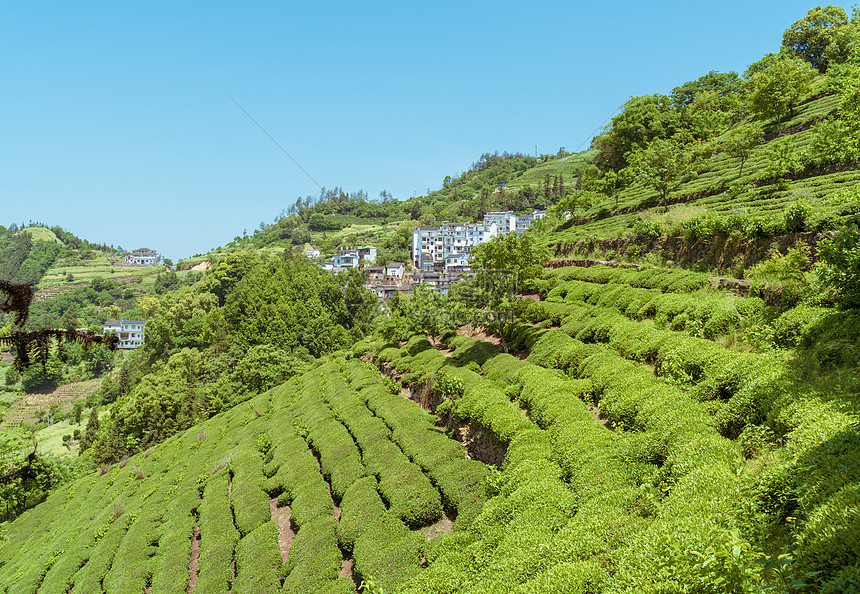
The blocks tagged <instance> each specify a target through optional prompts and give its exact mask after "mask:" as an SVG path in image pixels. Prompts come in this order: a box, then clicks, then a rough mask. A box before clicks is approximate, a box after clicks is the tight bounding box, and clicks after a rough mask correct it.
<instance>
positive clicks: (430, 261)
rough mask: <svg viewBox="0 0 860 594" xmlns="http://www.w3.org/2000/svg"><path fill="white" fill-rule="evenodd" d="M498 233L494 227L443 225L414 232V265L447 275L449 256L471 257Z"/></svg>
mask: <svg viewBox="0 0 860 594" xmlns="http://www.w3.org/2000/svg"><path fill="white" fill-rule="evenodd" d="M497 234H498V228H497V227H496V225H495V224H490V225H480V224H477V223H443V224H442V225H441V226H439V227H418V228H416V229H415V231H413V232H412V263H413V264H414V266H415V268H417V269H418V270H419V271H421V272H444V271H445V258H446V257H447V256H449V255H450V254H469V253H471V251H472V248H474V247H475V246H476V245H481V244H482V243H486V242H488V241H490V239H492V238H493V237H495V236H496V235H497Z"/></svg>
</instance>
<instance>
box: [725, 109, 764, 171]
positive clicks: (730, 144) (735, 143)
mask: <svg viewBox="0 0 860 594" xmlns="http://www.w3.org/2000/svg"><path fill="white" fill-rule="evenodd" d="M763 137H764V133H763V131H762V127H761V124H760V123H758V122H752V123H749V124H744V125H743V126H738V127H737V128H735V129H734V130H731V131H730V132H727V133H726V134H723V136H721V137H720V141H721V142H722V144H723V147H725V151H726V153H728V154H729V155H731V156H732V157H735V158H736V159H740V161H741V166H740V169H739V170H738V179H740V178H741V176H743V174H744V163H746V161H747V159H749V156H750V155H751V154H752V151H753V149H754V148H755V147H756V146H758V145H759V144H760V143H761V142H762V140H764V138H763Z"/></svg>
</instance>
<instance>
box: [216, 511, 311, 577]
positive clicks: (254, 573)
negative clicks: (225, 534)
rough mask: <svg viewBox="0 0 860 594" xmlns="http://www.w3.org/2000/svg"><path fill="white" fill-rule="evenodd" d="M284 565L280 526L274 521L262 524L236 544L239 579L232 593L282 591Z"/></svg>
mask: <svg viewBox="0 0 860 594" xmlns="http://www.w3.org/2000/svg"><path fill="white" fill-rule="evenodd" d="M300 544H301V543H300ZM295 553H296V555H298V554H300V553H299V551H296V552H295ZM282 564H283V560H282V559H281V552H280V549H279V548H278V526H277V525H276V524H275V523H274V522H266V523H264V524H261V525H260V526H258V527H257V528H255V529H254V531H253V532H251V533H250V534H248V535H247V536H245V537H244V538H242V539H241V540H240V541H239V543H238V544H237V545H236V580H235V581H234V582H233V587H232V588H231V590H230V591H231V592H247V593H248V594H256V593H258V592H259V593H266V592H272V593H276V592H280V590H281V565H282Z"/></svg>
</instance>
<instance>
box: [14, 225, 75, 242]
mask: <svg viewBox="0 0 860 594" xmlns="http://www.w3.org/2000/svg"><path fill="white" fill-rule="evenodd" d="M19 233H27V234H28V235H30V237H32V238H33V241H53V242H54V243H58V244H60V245H65V244H64V243H63V242H62V241H60V238H59V237H57V236H56V234H55V233H54V232H53V231H51V230H50V229H45V228H44V227H27V228H26V229H22V230H21V231H19Z"/></svg>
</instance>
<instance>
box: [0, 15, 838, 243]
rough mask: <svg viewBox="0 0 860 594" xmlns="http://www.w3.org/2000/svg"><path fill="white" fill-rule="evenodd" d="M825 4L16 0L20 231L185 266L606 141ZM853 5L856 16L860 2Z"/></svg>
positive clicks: (12, 163)
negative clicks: (299, 219)
mask: <svg viewBox="0 0 860 594" xmlns="http://www.w3.org/2000/svg"><path fill="white" fill-rule="evenodd" d="M815 4H816V3H815V2H811V1H808V0H807V1H806V2H799V1H796V0H780V1H776V0H762V1H757V0H746V1H743V2H741V1H737V0H728V1H724V2H708V3H704V2H690V1H685V2H677V1H674V2H650V3H649V2H641V1H636V2H631V1H626V0H625V1H616V2H611V1H610V2H603V3H597V2H594V3H579V2H569V1H568V2H562V1H554V0H553V1H547V2H540V3H526V2H522V1H519V2H510V1H507V0H505V1H494V2H451V1H447V0H442V1H434V2H425V3H415V2H402V1H399V2H389V1H375V2H325V1H320V2H302V3H298V2H293V1H279V2H275V1H272V2H259V1H253V0H252V1H245V2H220V1H217V0H216V1H213V0H210V1H207V2H182V1H174V2H161V1H149V2H134V3H131V2H99V3H96V2H87V1H85V0H84V1H82V2H74V3H72V2H42V1H39V0H33V1H29V2H6V3H4V4H3V7H2V8H0V73H2V95H0V105H2V111H0V114H2V115H0V224H3V225H6V226H8V225H10V224H11V223H13V222H14V223H18V224H20V223H21V222H29V221H30V220H33V221H39V222H44V223H47V224H48V225H61V226H62V227H64V228H65V229H67V230H69V231H71V232H73V233H75V234H76V235H78V236H80V237H83V238H85V239H89V240H90V241H95V242H105V243H107V244H114V245H121V246H123V247H124V248H126V249H133V248H137V247H143V246H146V247H150V248H153V249H156V250H158V251H160V252H162V254H163V255H165V256H167V257H170V258H172V259H173V260H178V259H180V258H183V257H187V256H191V255H193V254H195V253H204V252H206V251H208V250H209V249H211V248H214V247H217V246H219V245H223V244H225V243H227V242H229V241H230V240H231V239H232V238H233V237H234V236H235V235H241V234H242V231H243V230H244V229H247V230H248V232H249V233H251V232H252V231H253V229H254V228H255V227H257V226H258V225H259V224H260V222H261V221H265V222H272V221H273V220H274V219H275V218H276V217H277V215H278V214H279V213H280V212H281V210H282V209H285V208H286V207H287V206H288V205H289V204H290V203H293V202H295V200H296V198H297V197H299V196H307V195H316V194H318V192H319V190H318V188H317V187H316V186H315V185H314V183H313V182H312V181H311V180H309V179H308V178H307V177H306V176H305V175H304V174H303V173H302V172H301V171H300V170H299V169H298V168H297V167H296V166H295V165H294V164H293V163H292V162H291V161H289V159H287V157H286V156H284V155H283V154H282V153H281V152H280V151H279V150H278V149H277V147H275V146H274V144H272V142H271V141H270V140H269V139H267V138H266V137H265V136H264V135H263V134H262V133H261V132H260V130H259V129H257V128H256V127H255V126H254V124H253V123H252V122H251V121H250V120H248V119H247V117H246V116H245V115H244V114H243V113H242V112H241V111H240V110H239V109H238V108H237V107H236V106H235V105H234V104H233V103H232V102H231V101H230V99H229V98H228V97H227V96H226V95H225V92H226V93H229V94H230V95H232V96H233V97H235V98H236V100H238V101H239V102H240V103H241V104H242V105H243V106H244V107H245V109H247V110H248V111H249V112H250V113H251V114H252V115H253V116H254V117H255V118H256V119H257V121H259V122H260V124H262V125H263V126H264V127H265V128H266V129H267V130H268V132H269V133H270V134H271V135H272V136H274V137H275V138H276V139H277V140H278V141H279V142H280V143H281V144H282V145H283V146H284V147H285V148H286V150H287V151H289V152H290V153H291V154H292V155H293V157H295V158H296V159H297V160H298V162H299V163H301V164H302V166H303V167H304V168H305V169H306V170H307V171H308V172H309V173H310V174H311V175H312V176H313V177H314V178H315V179H316V180H317V181H319V183H320V184H322V185H323V186H326V187H333V186H341V187H342V188H344V189H345V190H346V191H355V190H358V189H364V190H366V191H367V192H368V194H369V195H370V196H371V197H376V196H378V194H379V192H380V191H381V190H383V189H386V190H388V191H389V192H391V193H392V194H393V195H394V196H395V197H397V198H408V197H410V196H413V195H423V194H425V193H426V192H427V190H428V189H435V188H438V187H439V185H440V184H441V180H442V179H443V178H444V177H445V176H446V175H457V174H459V173H460V172H461V171H463V170H465V169H467V168H468V166H469V165H470V164H471V163H472V162H473V161H475V160H476V159H477V157H478V156H479V155H480V154H481V153H483V152H493V151H496V150H498V151H511V152H515V151H519V152H524V153H532V152H533V151H534V150H535V145H537V147H538V151H539V152H541V153H548V152H555V151H557V150H558V148H559V147H560V146H564V147H566V148H567V149H568V150H572V149H576V148H577V147H579V146H580V145H583V144H585V145H586V146H587V144H588V142H589V141H590V139H591V137H592V134H593V132H594V130H595V129H596V128H597V127H598V126H600V124H601V123H602V122H603V121H604V120H605V119H606V118H607V116H609V115H610V114H611V113H612V112H613V111H614V110H615V109H616V107H618V106H619V105H620V104H621V103H623V102H624V101H625V100H626V99H627V98H628V97H630V96H631V95H641V94H645V93H655V92H662V93H668V92H669V91H670V90H671V89H672V88H673V87H675V86H677V85H679V84H682V83H683V82H685V81H687V80H692V79H695V78H697V77H699V76H701V75H702V74H705V73H707V72H708V71H709V70H718V71H722V72H725V71H728V70H736V71H738V72H743V70H744V69H745V68H746V66H747V65H749V64H750V63H751V62H753V61H755V60H758V59H759V58H761V57H762V56H763V55H764V54H765V53H767V52H769V51H777V50H778V49H779V46H780V43H781V40H782V32H783V30H785V29H786V28H787V27H788V26H790V25H791V23H792V22H794V21H795V20H798V19H800V18H802V17H803V16H805V14H806V12H807V10H808V9H809V8H811V7H813V6H814V5H815ZM843 6H845V7H846V9H848V8H849V5H848V4H843Z"/></svg>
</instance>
